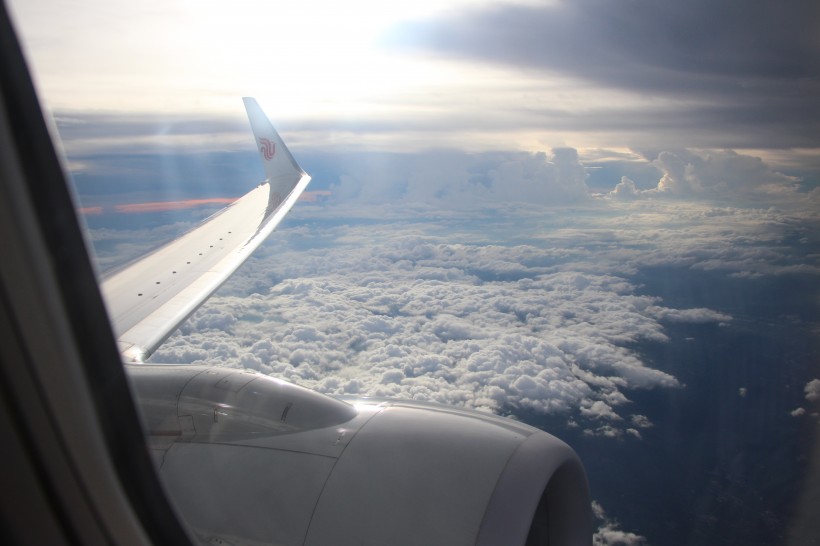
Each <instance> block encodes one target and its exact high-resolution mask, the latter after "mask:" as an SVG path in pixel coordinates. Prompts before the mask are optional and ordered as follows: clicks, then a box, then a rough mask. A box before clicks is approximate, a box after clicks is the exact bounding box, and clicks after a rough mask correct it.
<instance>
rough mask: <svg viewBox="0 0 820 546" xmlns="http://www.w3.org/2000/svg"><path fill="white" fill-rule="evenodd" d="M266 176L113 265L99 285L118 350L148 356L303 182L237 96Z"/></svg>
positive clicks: (277, 217)
mask: <svg viewBox="0 0 820 546" xmlns="http://www.w3.org/2000/svg"><path fill="white" fill-rule="evenodd" d="M243 100H244V102H245V108H246V110H247V112H248V118H249V119H250V123H251V128H252V129H253V133H254V137H255V138H256V143H257V147H258V148H259V153H260V156H261V158H262V163H263V165H264V167H265V174H266V176H267V179H266V180H265V182H263V183H262V184H260V185H258V186H257V187H256V188H254V189H253V190H251V191H250V192H248V193H247V194H245V195H244V196H243V197H241V198H240V199H238V200H237V201H235V202H234V203H232V204H231V205H229V206H228V207H226V208H224V209H222V210H221V211H219V212H217V213H216V214H214V215H213V216H211V217H210V218H208V219H207V220H206V221H205V222H203V223H202V224H201V225H199V226H198V227H196V228H195V229H193V230H192V231H189V232H188V233H186V234H185V235H183V236H181V237H179V238H178V239H175V240H174V241H172V242H170V243H168V244H167V245H165V246H163V247H161V248H159V249H157V250H156V251H154V252H152V253H151V254H148V255H147V256H145V257H143V258H141V259H139V260H138V261H136V262H134V263H132V264H131V265H129V266H128V267H126V268H124V269H122V270H120V271H118V272H117V273H115V274H114V275H112V276H111V277H108V278H106V279H104V280H103V282H102V292H103V296H104V298H105V302H106V306H107V308H108V312H109V315H110V316H111V321H112V324H113V327H114V333H115V335H116V337H117V343H118V345H119V349H120V352H121V354H122V355H123V358H124V359H125V360H126V361H128V362H141V361H143V360H144V359H145V358H147V357H148V356H149V355H150V354H151V353H152V352H153V351H154V350H155V349H156V348H157V347H158V346H159V345H160V344H161V343H162V342H163V341H164V340H165V339H166V338H167V337H168V336H169V335H170V334H171V333H172V332H173V331H174V330H175V329H176V328H177V327H178V326H179V325H180V323H182V321H184V320H185V319H186V318H188V316H189V315H190V314H191V313H193V312H194V311H195V310H196V309H197V307H199V306H200V305H201V304H202V303H203V302H204V301H205V300H206V299H207V298H208V296H210V295H211V294H212V293H213V292H214V291H215V290H216V289H217V288H219V286H220V285H221V284H222V283H224V282H225V281H226V280H227V279H228V277H230V275H231V274H232V273H233V272H234V271H236V269H237V268H238V267H239V266H240V265H241V264H242V262H244V261H245V260H246V259H247V258H248V256H250V254H251V253H252V252H253V251H254V250H255V249H256V248H257V247H258V246H259V244H260V243H262V241H264V240H265V238H266V237H267V236H268V235H269V234H270V233H271V232H272V231H273V230H274V228H275V227H276V226H277V225H278V224H279V222H280V221H281V220H282V218H284V217H285V215H286V214H287V213H288V211H290V209H291V207H292V206H293V204H294V203H295V202H296V200H297V199H298V198H299V195H300V194H301V193H302V192H303V191H304V190H305V188H306V187H307V185H308V182H310V176H309V175H308V174H307V173H305V172H304V171H303V170H302V169H301V168H300V167H299V165H297V163H296V161H295V160H294V159H293V156H292V155H291V154H290V152H289V151H288V149H287V147H286V146H285V143H284V142H283V141H282V139H281V138H280V137H279V135H278V133H277V132H276V130H275V129H274V128H273V125H272V124H271V123H270V121H269V120H268V118H267V117H266V116H265V114H264V113H263V112H262V109H261V108H260V107H259V105H258V104H257V103H256V101H255V100H254V99H252V98H247V97H246V98H244V99H243Z"/></svg>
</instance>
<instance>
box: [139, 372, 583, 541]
mask: <svg viewBox="0 0 820 546" xmlns="http://www.w3.org/2000/svg"><path fill="white" fill-rule="evenodd" d="M128 370H129V375H130V377H131V378H132V380H133V382H134V386H135V390H136V393H137V397H138V399H139V401H140V405H141V406H142V408H143V414H144V420H145V422H146V428H147V432H148V436H149V444H150V446H151V449H152V452H153V453H154V455H155V460H156V462H157V465H158V467H159V471H160V474H161V475H162V477H163V481H164V483H165V485H166V487H167V488H168V490H169V493H170V496H171V498H172V499H173V500H174V502H175V504H176V506H177V508H178V510H179V512H180V514H181V516H182V518H183V519H184V520H185V521H186V522H187V524H188V525H189V527H190V529H191V530H192V532H193V533H194V534H195V535H196V536H197V538H199V539H200V540H201V541H202V542H203V543H208V544H212V543H214V542H213V541H215V540H216V541H222V543H224V544H233V545H235V546H239V545H250V544H254V545H256V544H304V545H313V546H325V545H329V544H333V545H351V546H352V545H362V544H366V545H393V546H398V545H419V544H424V545H427V544H442V545H448V546H449V545H461V544H463V545H499V546H501V545H504V546H509V545H516V544H520V545H524V544H527V545H530V544H551V545H562V544H568V545H569V544H572V545H575V544H579V545H581V544H590V543H591V540H592V527H591V525H592V521H591V513H590V502H589V493H588V487H587V481H586V474H585V472H584V469H583V466H582V465H581V462H580V460H579V459H578V457H577V455H576V454H575V452H574V451H573V450H572V449H571V448H570V447H569V446H567V445H566V444H565V443H563V442H561V441H560V440H558V439H557V438H555V437H553V436H551V435H549V434H547V433H545V432H543V431H540V430H538V429H535V428H533V427H530V426H527V425H524V424H522V423H519V422H516V421H512V420H509V419H503V418H500V417H495V416H492V415H488V414H485V413H480V412H475V411H466V410H460V409H455V408H450V407H446V406H440V405H434V404H425V403H419V402H406V401H385V400H367V399H364V400H355V399H351V400H346V401H342V400H339V399H336V398H333V397H329V396H325V395H322V394H320V393H317V392H315V391H311V390H309V389H305V388H302V387H298V386H296V385H293V384H291V383H288V382H285V381H281V380H277V379H274V378H270V377H267V376H263V375H259V374H253V373H247V372H241V371H237V370H232V369H226V368H207V367H198V366H146V365H136V366H128Z"/></svg>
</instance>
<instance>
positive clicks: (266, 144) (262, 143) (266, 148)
mask: <svg viewBox="0 0 820 546" xmlns="http://www.w3.org/2000/svg"><path fill="white" fill-rule="evenodd" d="M259 151H260V152H262V156H263V157H264V158H265V160H266V161H270V160H271V159H273V156H274V155H276V144H274V143H273V142H271V141H270V140H268V139H267V138H260V139H259Z"/></svg>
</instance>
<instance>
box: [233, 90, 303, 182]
mask: <svg viewBox="0 0 820 546" xmlns="http://www.w3.org/2000/svg"><path fill="white" fill-rule="evenodd" d="M242 101H243V102H244V103H245V110H247V112H248V119H249V120H250V122H251V129H252V130H253V136H254V137H255V138H256V146H257V148H258V149H259V157H260V158H261V159H262V165H263V167H264V168H265V176H266V177H267V182H269V183H270V185H271V188H272V189H273V191H275V192H276V193H278V194H279V195H282V196H285V195H287V194H289V193H290V191H291V190H292V189H293V186H294V185H295V184H296V182H298V181H299V179H300V178H301V177H302V176H303V175H304V174H305V171H303V170H302V168H301V167H300V166H299V165H298V164H297V163H296V160H295V159H293V156H292V155H291V154H290V151H289V150H288V148H287V146H285V143H284V142H283V141H282V139H281V138H280V137H279V133H277V132H276V129H274V128H273V124H272V123H271V122H270V120H269V119H268V117H267V116H266V115H265V113H264V112H263V111H262V109H261V108H260V107H259V104H258V103H257V102H256V99H254V98H251V97H243V98H242Z"/></svg>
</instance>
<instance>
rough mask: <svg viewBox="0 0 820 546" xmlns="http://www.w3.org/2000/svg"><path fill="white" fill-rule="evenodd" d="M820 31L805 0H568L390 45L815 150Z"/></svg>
mask: <svg viewBox="0 0 820 546" xmlns="http://www.w3.org/2000/svg"><path fill="white" fill-rule="evenodd" d="M818 28H820V4H818V3H816V2H807V1H804V0H788V1H786V2H777V3H774V2H745V1H720V2H712V1H707V0H695V1H691V2H679V1H674V0H660V1H649V0H615V1H606V2H602V1H598V0H576V1H573V2H560V3H558V4H551V5H544V6H521V5H511V4H504V5H500V6H499V5H495V6H488V7H484V8H476V9H474V10H472V11H468V12H467V13H459V14H458V16H457V17H452V18H449V19H441V20H432V21H426V22H419V23H415V24H412V25H407V26H404V27H401V28H399V29H398V32H397V33H395V36H398V38H393V39H394V40H396V42H394V45H398V46H400V47H407V48H411V49H416V48H421V49H426V50H432V51H434V52H439V53H441V54H444V55H449V56H454V57H459V58H467V59H473V60H477V61H486V62H491V63H498V64H503V65H511V66H516V67H520V68H524V69H529V70H532V69H535V70H543V71H545V72H558V73H563V74H565V75H568V76H571V77H575V78H579V79H582V80H586V81H588V82H592V83H594V84H596V85H600V86H604V87H607V88H616V89H625V90H629V91H634V92H638V93H641V94H644V95H648V96H664V97H668V98H677V99H691V100H693V101H698V102H701V103H703V104H704V105H706V107H705V108H702V107H696V108H694V109H693V110H692V112H693V113H694V114H695V116H696V117H700V118H703V119H702V121H701V123H702V124H704V125H711V126H714V127H718V126H731V127H734V128H736V129H737V130H750V129H754V128H767V132H768V133H769V134H770V135H772V134H774V133H777V134H778V136H783V137H788V138H790V139H791V142H790V144H789V145H796V144H795V143H794V141H795V140H798V141H800V142H801V144H800V145H803V146H814V145H816V144H817V139H818V136H820V128H818V124H817V122H816V121H814V120H817V119H818V115H819V114H820V101H818V100H817V97H818V95H819V94H820V39H818V38H817V33H816V30H817V29H818ZM652 115H653V116H655V115H657V113H652ZM659 121H669V120H662V118H661V119H659ZM672 121H675V120H674V119H673V120H672ZM681 122H683V120H681ZM693 122H694V121H693ZM729 145H730V146H731V145H732V144H729Z"/></svg>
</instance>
